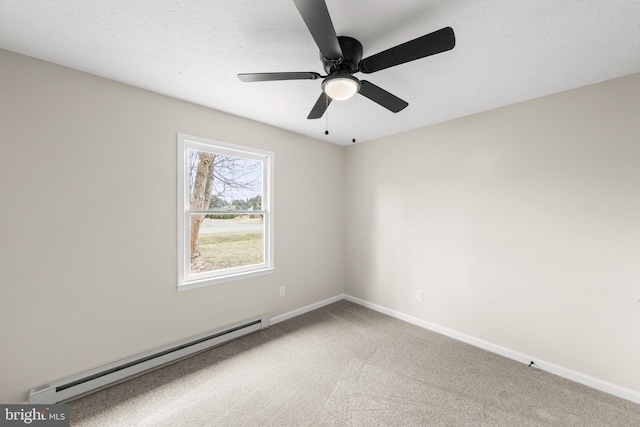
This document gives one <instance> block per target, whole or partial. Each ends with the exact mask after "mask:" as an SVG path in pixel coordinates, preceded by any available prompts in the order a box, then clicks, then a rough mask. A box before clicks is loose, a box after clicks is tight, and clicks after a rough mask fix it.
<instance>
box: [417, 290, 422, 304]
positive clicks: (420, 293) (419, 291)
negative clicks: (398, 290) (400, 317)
mask: <svg viewBox="0 0 640 427" xmlns="http://www.w3.org/2000/svg"><path fill="white" fill-rule="evenodd" d="M416 299H417V300H418V301H420V302H422V299H423V294H422V291H421V290H417V291H416Z"/></svg>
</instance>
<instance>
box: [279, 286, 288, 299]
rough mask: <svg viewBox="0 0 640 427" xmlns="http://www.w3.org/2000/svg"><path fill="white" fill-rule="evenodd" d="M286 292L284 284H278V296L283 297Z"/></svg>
mask: <svg viewBox="0 0 640 427" xmlns="http://www.w3.org/2000/svg"><path fill="white" fill-rule="evenodd" d="M286 293H287V289H286V288H285V287H284V286H280V296H281V297H283V296H285V294H286Z"/></svg>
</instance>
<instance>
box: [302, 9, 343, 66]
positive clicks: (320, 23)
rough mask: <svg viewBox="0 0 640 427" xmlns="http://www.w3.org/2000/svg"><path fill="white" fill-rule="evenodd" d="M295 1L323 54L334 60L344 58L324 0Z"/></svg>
mask: <svg viewBox="0 0 640 427" xmlns="http://www.w3.org/2000/svg"><path fill="white" fill-rule="evenodd" d="M293 3H294V4H295V5H296V8H297V9H298V12H300V15H301V16H302V19H303V20H304V23H305V24H306V25H307V28H308V29H309V32H310V33H311V35H312V36H313V39H314V40H315V41H316V44H317V45H318V48H319V49H320V53H321V54H322V56H324V57H325V58H327V59H334V60H337V59H340V58H342V49H341V48H340V43H339V42H338V36H337V35H336V30H335V28H334V27H333V22H331V16H329V10H328V9H327V4H326V3H325V2H324V0H293Z"/></svg>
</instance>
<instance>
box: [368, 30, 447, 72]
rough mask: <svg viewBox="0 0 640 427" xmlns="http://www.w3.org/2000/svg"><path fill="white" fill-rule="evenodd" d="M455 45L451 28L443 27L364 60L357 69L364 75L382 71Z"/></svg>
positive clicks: (444, 50) (443, 50)
mask: <svg viewBox="0 0 640 427" xmlns="http://www.w3.org/2000/svg"><path fill="white" fill-rule="evenodd" d="M455 45H456V37H455V34H454V33H453V29H452V28H451V27H445V28H442V29H440V30H438V31H434V32H433V33H429V34H427V35H424V36H422V37H418V38H417V39H413V40H411V41H408V42H406V43H403V44H400V45H398V46H396V47H392V48H390V49H387V50H384V51H382V52H380V53H376V54H375V55H372V56H370V57H368V58H364V59H363V60H362V61H360V63H359V64H358V68H359V69H360V71H361V72H363V73H365V74H369V73H374V72H376V71H380V70H384V69H385V68H389V67H393V66H395V65H400V64H404V63H405V62H410V61H414V60H416V59H420V58H425V57H427V56H430V55H435V54H436V53H441V52H446V51H447V50H451V49H453V47H454V46H455Z"/></svg>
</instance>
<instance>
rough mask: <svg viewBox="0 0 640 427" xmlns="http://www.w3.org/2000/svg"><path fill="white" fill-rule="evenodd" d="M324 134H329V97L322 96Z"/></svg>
mask: <svg viewBox="0 0 640 427" xmlns="http://www.w3.org/2000/svg"><path fill="white" fill-rule="evenodd" d="M324 134H325V135H329V97H328V96H325V97H324Z"/></svg>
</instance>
